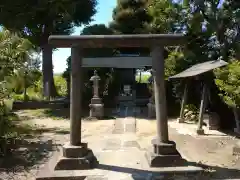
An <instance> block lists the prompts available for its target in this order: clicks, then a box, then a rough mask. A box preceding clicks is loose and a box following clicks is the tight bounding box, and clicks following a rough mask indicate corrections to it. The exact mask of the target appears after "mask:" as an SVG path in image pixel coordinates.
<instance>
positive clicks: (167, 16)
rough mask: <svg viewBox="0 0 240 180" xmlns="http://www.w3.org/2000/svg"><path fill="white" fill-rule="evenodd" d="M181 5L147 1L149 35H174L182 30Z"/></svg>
mask: <svg viewBox="0 0 240 180" xmlns="http://www.w3.org/2000/svg"><path fill="white" fill-rule="evenodd" d="M182 9H183V8H182V5H181V4H180V3H177V2H173V1H171V0H149V4H148V13H149V15H150V16H151V17H152V21H151V22H150V23H149V29H150V31H151V33H160V34H163V33H175V32H181V31H182V29H183V24H184V23H183V18H182V16H183V13H182Z"/></svg>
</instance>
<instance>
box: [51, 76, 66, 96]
mask: <svg viewBox="0 0 240 180" xmlns="http://www.w3.org/2000/svg"><path fill="white" fill-rule="evenodd" d="M54 83H55V86H56V89H57V93H58V95H59V96H62V97H64V96H66V95H67V81H66V79H65V78H63V77H62V76H61V75H55V76H54Z"/></svg>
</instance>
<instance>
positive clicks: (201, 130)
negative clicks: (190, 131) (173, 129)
mask: <svg viewBox="0 0 240 180" xmlns="http://www.w3.org/2000/svg"><path fill="white" fill-rule="evenodd" d="M196 133H197V134H198V135H204V134H205V133H204V129H197V130H196Z"/></svg>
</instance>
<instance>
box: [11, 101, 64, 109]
mask: <svg viewBox="0 0 240 180" xmlns="http://www.w3.org/2000/svg"><path fill="white" fill-rule="evenodd" d="M64 106H66V107H67V106H68V103H67V102H64V101H58V102H54V101H27V102H22V101H16V102H14V103H13V110H21V109H45V108H63V107H64Z"/></svg>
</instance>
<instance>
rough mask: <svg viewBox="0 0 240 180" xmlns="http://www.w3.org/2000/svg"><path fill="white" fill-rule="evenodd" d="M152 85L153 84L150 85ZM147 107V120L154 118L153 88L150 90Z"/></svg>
mask: <svg viewBox="0 0 240 180" xmlns="http://www.w3.org/2000/svg"><path fill="white" fill-rule="evenodd" d="M152 85H153V83H152ZM147 106H148V118H150V119H152V118H155V117H156V110H155V101H154V87H153V88H152V96H151V97H150V98H149V103H148V104H147Z"/></svg>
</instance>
